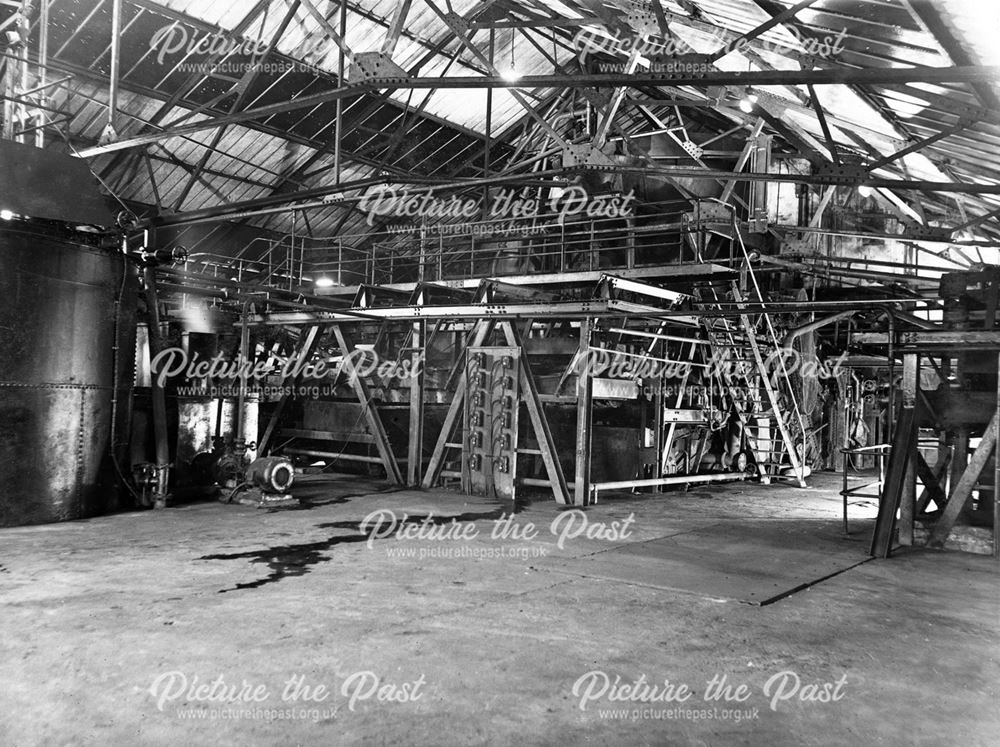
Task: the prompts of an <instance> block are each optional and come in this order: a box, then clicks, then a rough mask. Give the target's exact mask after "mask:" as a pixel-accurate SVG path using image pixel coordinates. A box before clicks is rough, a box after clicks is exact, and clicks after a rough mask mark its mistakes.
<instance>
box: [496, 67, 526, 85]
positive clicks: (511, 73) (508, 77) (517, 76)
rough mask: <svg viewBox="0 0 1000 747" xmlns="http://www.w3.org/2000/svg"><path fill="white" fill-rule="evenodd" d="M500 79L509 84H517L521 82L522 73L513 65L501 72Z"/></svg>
mask: <svg viewBox="0 0 1000 747" xmlns="http://www.w3.org/2000/svg"><path fill="white" fill-rule="evenodd" d="M500 77H501V78H503V79H504V80H505V81H507V82H508V83H516V82H517V81H519V80H521V73H519V72H518V71H517V68H515V67H514V66H513V65H511V66H510V67H508V68H506V69H503V70H501V71H500Z"/></svg>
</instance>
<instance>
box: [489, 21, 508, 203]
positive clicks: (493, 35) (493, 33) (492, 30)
mask: <svg viewBox="0 0 1000 747" xmlns="http://www.w3.org/2000/svg"><path fill="white" fill-rule="evenodd" d="M496 33H497V32H496V29H495V28H493V27H492V26H491V27H490V69H491V70H492V69H495V67H496V66H495V65H494V62H493V57H494V54H495V49H496ZM511 33H514V32H513V30H512V31H511ZM492 132H493V89H492V88H487V89H486V143H485V145H484V147H483V176H484V177H486V176H489V175H490V140H491V138H492ZM489 196H490V188H489V187H488V186H484V187H483V220H489V210H490V206H489Z"/></svg>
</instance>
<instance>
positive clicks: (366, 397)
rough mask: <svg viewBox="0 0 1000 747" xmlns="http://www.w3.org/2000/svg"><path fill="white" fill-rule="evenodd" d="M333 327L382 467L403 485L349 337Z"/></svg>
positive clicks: (347, 373)
mask: <svg viewBox="0 0 1000 747" xmlns="http://www.w3.org/2000/svg"><path fill="white" fill-rule="evenodd" d="M332 326H333V333H334V335H335V336H336V338H337V344H338V345H339V346H340V352H341V353H342V354H343V356H344V364H343V371H344V374H345V375H346V376H347V378H348V381H349V382H350V384H351V387H352V388H353V389H354V393H355V394H356V395H357V397H358V401H359V402H361V409H362V411H363V412H364V415H365V419H366V420H367V421H368V428H369V430H370V431H371V435H372V437H373V438H374V439H375V447H376V448H377V449H378V453H379V456H380V457H381V458H382V465H383V466H384V467H385V474H386V477H387V478H388V479H389V481H390V482H392V483H394V484H395V485H402V484H403V475H402V474H401V473H400V471H399V463H398V462H397V461H396V457H395V455H394V454H393V453H392V446H391V445H390V444H389V437H388V436H387V435H386V432H385V427H384V426H383V424H382V418H381V417H380V416H379V414H378V410H376V409H375V402H374V401H373V400H372V395H371V391H369V389H368V384H367V383H366V382H365V380H364V379H363V378H362V377H361V375H360V374H359V373H358V370H357V369H356V368H355V366H354V362H353V360H352V359H351V353H352V352H353V350H354V347H353V345H352V344H351V342H350V341H349V340H348V339H347V336H346V335H345V334H344V331H343V330H342V329H341V328H340V325H338V324H334V325H332Z"/></svg>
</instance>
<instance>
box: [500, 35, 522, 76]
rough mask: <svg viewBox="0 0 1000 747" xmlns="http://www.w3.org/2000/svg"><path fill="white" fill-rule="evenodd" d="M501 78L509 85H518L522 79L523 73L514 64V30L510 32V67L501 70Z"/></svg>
mask: <svg viewBox="0 0 1000 747" xmlns="http://www.w3.org/2000/svg"><path fill="white" fill-rule="evenodd" d="M500 77H501V78H503V79H504V80H505V81H507V82H508V83H516V82H517V81H519V80H520V79H521V73H520V72H519V71H518V69H517V65H515V64H514V30H513V29H511V32H510V67H507V68H502V69H501V70H500Z"/></svg>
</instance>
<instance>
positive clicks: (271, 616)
mask: <svg viewBox="0 0 1000 747" xmlns="http://www.w3.org/2000/svg"><path fill="white" fill-rule="evenodd" d="M812 482H813V483H814V487H813V488H812V489H810V490H798V489H793V488H790V487H785V486H772V487H764V486H758V485H749V484H729V485H714V486H711V487H707V486H706V487H703V488H698V489H696V490H693V491H692V492H689V493H681V492H677V493H670V494H666V495H662V496H657V497H655V498H653V497H648V496H624V497H620V498H614V497H609V498H606V499H602V502H601V503H600V504H599V505H597V506H595V507H593V508H591V509H589V510H588V511H587V519H588V522H589V524H588V526H591V527H593V526H595V523H596V522H612V521H619V522H623V521H624V520H626V519H627V518H628V517H629V515H630V514H632V513H633V512H634V516H635V521H634V523H632V524H630V525H629V526H628V528H629V530H630V531H629V536H628V537H627V538H624V539H622V538H619V539H618V540H617V541H615V540H607V539H601V538H590V539H588V538H586V537H583V536H581V537H577V538H575V539H567V540H566V541H565V542H564V543H563V545H564V546H563V547H562V548H560V547H558V546H557V537H556V536H555V535H553V534H552V533H551V531H550V526H551V522H552V521H553V520H554V519H555V518H556V517H557V516H558V512H557V511H556V509H555V506H554V505H551V504H550V503H548V502H540V503H535V504H533V505H530V506H528V507H527V508H526V509H525V510H524V511H522V512H521V513H519V514H517V515H516V516H515V517H514V520H513V521H512V527H514V528H518V529H521V530H523V529H525V528H526V527H527V526H528V525H529V523H530V524H533V525H534V526H536V527H538V528H540V531H539V534H538V536H537V537H535V538H534V539H531V540H528V539H524V538H521V539H514V538H508V539H492V538H491V537H490V531H491V529H492V527H493V522H492V521H490V520H489V519H488V518H478V519H477V520H475V523H474V524H473V523H471V522H472V521H473V520H474V519H476V517H489V516H493V515H495V512H496V510H497V506H495V505H490V504H489V503H487V502H486V501H482V500H477V499H469V498H467V497H464V496H461V495H458V494H454V493H447V492H429V493H421V492H413V491H400V492H385V493H376V494H371V495H365V493H370V492H371V491H372V487H371V485H370V484H368V485H365V484H362V483H360V482H357V481H353V482H352V481H349V480H343V481H339V482H335V483H333V484H326V485H320V484H315V483H314V484H311V485H303V488H304V490H303V494H307V495H308V496H310V497H311V503H310V507H309V508H308V510H288V511H279V512H273V513H269V512H265V511H259V510H255V509H253V508H249V507H244V506H231V505H221V504H218V503H201V504H193V505H189V506H186V507H177V508H170V509H167V510H165V511H158V512H152V511H149V512H142V513H130V514H122V515H117V516H111V517H105V518H100V519H94V520H90V521H82V522H75V523H70V524H62V525H52V526H40V527H27V528H18V529H4V530H0V542H2V548H3V549H2V551H0V602H2V603H3V609H4V611H3V616H2V618H0V657H2V658H0V661H2V662H3V669H2V672H3V674H2V679H0V743H2V744H4V745H36V744H57V745H68V744H102V745H105V744H108V745H119V744H121V745H138V744H164V745H167V744H170V745H173V744H190V745H203V744H211V745H229V744H241V745H256V744H260V745H294V744H303V745H319V744H321V745H339V744H353V743H360V742H365V743H372V744H403V745H411V744H413V745H452V744H560V745H562V744H614V745H619V744H624V745H628V744H693V745H702V744H705V745H729V744H754V745H771V744H794V745H813V744H816V745H819V744H823V745H825V744H830V745H843V744H859V745H860V744H865V745H867V744H888V745H913V744H928V745H950V744H965V745H987V744H994V745H995V744H997V734H1000V709H998V708H997V706H998V697H997V695H998V686H1000V666H998V661H997V654H998V645H997V644H998V632H1000V614H998V613H1000V586H998V564H997V563H995V561H993V560H992V559H991V558H988V557H983V556H975V555H967V554H961V553H957V552H949V551H945V552H937V553H930V552H924V551H912V552H909V553H905V554H899V555H897V556H895V557H893V558H892V559H890V560H888V561H871V562H866V563H863V564H861V565H857V566H855V567H853V568H850V569H849V570H846V571H844V572H842V573H839V574H838V575H834V576H833V577H831V578H829V579H827V580H825V581H823V582H821V583H818V584H816V585H813V586H809V587H808V588H805V589H803V590H800V591H798V592H797V593H794V594H791V595H790V596H787V597H786V598H783V599H781V600H780V601H776V602H774V603H772V604H768V605H766V606H757V605H751V604H745V603H741V602H739V601H735V600H734V599H732V598H726V597H721V598H720V596H719V595H718V594H717V593H715V592H714V591H713V590H714V589H716V588H723V587H726V583H728V584H729V586H728V587H727V588H733V587H734V585H733V583H732V580H733V578H738V579H742V578H746V579H747V585H748V588H749V587H751V586H753V585H754V584H760V583H761V582H762V581H761V579H762V578H764V577H762V576H754V575H753V574H752V573H750V572H749V571H747V570H746V569H745V568H744V566H745V565H748V564H749V565H753V563H759V562H762V561H767V562H768V563H772V564H774V566H775V568H776V569H777V572H788V573H790V574H791V575H792V576H794V575H795V573H796V572H799V573H800V574H801V573H806V571H808V568H806V569H804V570H803V569H802V568H799V567H798V565H797V564H800V563H801V559H802V558H803V557H807V556H805V555H803V554H802V553H803V550H804V549H808V548H809V547H810V541H811V537H810V535H811V534H815V537H816V538H817V542H816V544H815V545H814V547H815V548H817V549H816V552H817V553H818V552H820V551H821V550H822V548H829V547H832V545H831V543H832V542H841V543H843V548H844V551H845V552H846V553H847V554H846V555H845V557H848V556H850V557H854V556H857V558H858V559H860V560H863V559H864V552H865V550H866V549H867V542H868V535H867V533H866V532H861V531H859V533H858V534H855V535H853V536H852V537H849V538H843V537H842V536H840V526H839V511H840V502H839V496H838V495H837V493H836V490H837V488H838V479H837V478H836V477H835V476H832V475H817V476H814V478H813V479H812ZM816 486H818V487H816ZM324 499H335V500H332V502H327V503H325V504H322V505H320V504H321V503H322V501H323V500H324ZM380 508H388V509H392V510H394V511H396V512H398V513H399V514H402V513H404V512H405V513H409V514H410V515H424V514H428V513H433V514H434V515H435V516H438V517H454V516H457V517H460V518H459V523H457V524H456V525H454V526H453V527H452V531H456V529H458V528H465V531H470V530H469V529H468V526H474V527H475V528H476V529H477V531H478V537H476V538H474V539H457V538H454V537H451V538H439V539H428V538H425V539H411V540H396V539H390V538H386V539H380V540H375V541H374V542H373V543H372V547H371V548H369V547H368V546H367V543H366V542H365V541H364V540H365V536H364V535H363V534H361V533H360V532H359V531H358V529H357V522H359V521H360V520H361V519H363V518H364V517H365V516H366V515H367V514H368V513H369V512H371V511H373V510H374V509H380ZM864 510H865V509H864V508H859V509H855V512H856V514H860V513H863V512H864ZM869 514H870V509H869ZM765 518H766V519H770V520H773V522H774V525H775V526H779V525H780V526H788V527H793V528H797V531H798V535H796V536H800V537H801V539H800V540H795V542H796V543H797V544H798V545H799V547H797V548H793V547H790V546H788V545H790V544H792V541H785V540H782V541H780V542H775V546H773V547H768V548H766V553H760V552H758V553H757V554H758V555H767V556H768V557H767V558H762V557H756V558H751V557H748V556H747V555H746V552H745V551H744V550H741V549H739V548H740V547H741V546H740V545H738V544H733V543H731V542H730V541H728V540H727V539H726V538H725V537H720V538H719V539H718V541H717V542H716V543H715V547H714V548H712V553H713V555H712V557H713V558H714V559H715V560H714V561H713V564H706V566H705V567H704V570H702V571H698V569H699V568H700V567H701V566H700V565H699V561H700V558H699V557H698V552H697V548H695V550H694V551H692V553H691V555H692V557H691V559H690V563H689V565H688V566H686V567H685V568H683V569H681V570H683V571H684V573H683V574H681V575H683V584H682V585H687V586H690V585H692V583H693V582H692V579H694V582H698V578H697V573H699V572H700V573H702V580H703V582H704V591H701V592H699V591H698V590H697V589H695V590H686V589H681V590H672V589H671V588H670V587H671V585H672V582H671V579H670V578H666V579H664V583H663V584H662V585H660V584H656V583H654V584H650V583H648V582H647V581H648V578H649V571H650V562H652V561H649V560H648V559H647V560H646V561H644V562H645V563H646V565H644V566H643V571H644V574H645V575H644V576H643V578H644V579H647V580H644V581H641V582H637V583H629V582H625V581H622V580H615V579H610V578H595V577H592V576H590V575H588V573H589V572H588V570H587V569H588V568H589V567H591V566H590V563H591V560H590V559H591V558H593V559H597V558H600V559H601V563H603V565H602V566H601V567H603V568H604V569H605V570H606V569H607V568H608V567H609V563H610V567H612V568H613V567H614V565H615V563H617V562H618V561H617V560H614V558H620V559H621V563H622V564H623V565H622V567H621V568H620V569H619V570H620V573H619V575H621V576H624V577H626V578H628V577H629V573H630V572H631V571H630V570H629V569H630V568H631V567H632V566H629V565H628V564H629V563H630V562H632V561H631V560H630V559H629V558H630V556H629V555H628V554H627V553H621V552H619V551H616V550H614V548H615V547H621V546H623V545H624V546H629V545H631V543H641V542H647V541H650V540H655V539H656V538H659V537H675V538H683V537H684V536H686V535H689V534H690V533H692V532H696V531H697V532H700V534H699V537H703V536H709V537H712V536H713V535H712V529H711V528H712V527H713V526H718V525H719V524H718V522H726V524H725V525H726V526H728V527H730V528H731V527H732V525H733V522H747V527H748V531H749V530H750V529H751V528H752V527H758V528H759V527H760V526H761V525H762V522H760V520H761V519H765ZM768 525H770V522H768ZM448 526H451V525H450V524H444V525H441V526H439V527H438V529H439V531H443V530H444V528H447V527H448ZM621 526H622V525H621V524H619V529H620V528H621ZM857 526H858V528H859V530H860V529H862V528H864V527H870V524H868V523H859V524H857ZM416 528H418V527H416V526H414V530H415V529H416ZM799 530H800V531H799ZM411 531H412V530H411ZM706 533H707V534H706ZM820 540H822V541H820ZM824 543H825V544H824ZM637 546H638V545H637ZM400 548H404V549H405V548H409V550H406V551H407V552H409V551H412V552H413V553H414V556H413V557H399V556H398V555H395V556H394V555H393V554H392V553H396V552H399V551H401V550H400ZM500 548H504V549H505V552H508V553H510V552H512V551H513V552H514V553H515V554H517V556H516V557H495V556H496V555H497V554H498V551H499V550H500ZM727 548H736V549H735V550H732V552H731V554H730V557H731V565H732V567H731V569H730V568H721V569H720V567H719V565H718V558H720V557H725V552H726V550H727ZM625 549H626V550H629V549H633V548H631V547H626V548H625ZM421 550H423V553H422V554H423V557H420V555H419V553H420V551H421ZM706 552H708V550H707V549H706ZM543 553H544V555H543ZM614 553H618V554H617V555H615V554H614ZM795 553H798V554H795ZM474 554H478V556H474ZM814 554H815V553H814ZM448 555H451V557H447V556H448ZM490 555H492V557H491V556H490ZM437 556H443V557H437ZM609 559H610V560H609ZM842 565H843V567H847V566H848V565H850V563H847V564H842ZM594 567H597V564H596V560H595V562H594ZM635 567H636V568H637V567H638V566H635ZM671 567H672V568H674V569H675V570H677V569H679V568H680V566H678V565H677V564H676V562H675V564H674V566H671ZM692 568H694V569H695V571H692V570H691V569H692ZM741 573H742V574H743V575H742V576H741V575H740V574H741ZM692 574H695V575H692ZM733 574H736V575H735V576H733ZM603 575H605V576H607V575H608V574H607V573H606V572H605V573H604V574H603ZM612 575H613V574H612ZM668 575H669V574H668ZM807 575H808V574H807ZM768 578H769V577H768ZM724 581H725V582H726V583H723V582H724ZM698 583H700V582H698ZM720 584H721V586H720ZM696 585H697V583H696ZM735 586H736V587H739V586H740V584H739V583H737V584H736V585H735ZM737 596H739V594H737ZM588 672H602V673H604V674H606V675H607V676H608V677H609V679H610V680H611V681H613V679H614V677H616V676H619V677H621V683H622V684H627V683H632V682H634V681H636V680H637V679H639V678H640V677H642V676H643V675H645V678H646V682H647V683H653V684H656V685H657V686H659V690H657V691H656V692H653V693H650V692H649V691H648V690H646V691H642V690H641V688H638V689H637V688H633V690H634V696H633V698H632V699H630V698H629V692H628V691H625V690H622V689H621V688H620V687H619V688H618V689H617V690H616V691H615V692H616V693H617V695H618V698H619V699H618V700H614V699H612V698H611V697H609V691H605V692H604V694H601V692H600V690H599V689H598V686H599V685H600V684H601V682H602V681H601V679H600V677H601V675H600V674H594V675H592V678H591V679H590V680H584V683H583V685H578V686H577V692H576V694H574V692H573V689H574V685H575V684H576V683H578V681H580V680H581V678H582V677H585V676H586V675H587V673H588ZM782 672H786V673H788V674H786V675H783V676H782V675H781V674H780V673H782ZM366 673H371V674H366ZM792 673H794V674H792ZM722 676H725V677H726V684H728V685H730V686H731V690H730V691H729V694H730V695H734V696H735V695H737V694H740V695H741V697H743V698H744V700H743V701H742V702H740V701H736V700H733V701H730V702H726V701H725V699H724V698H720V699H719V700H712V699H711V698H709V699H706V697H705V692H704V691H705V687H706V682H707V681H709V680H711V679H712V678H716V679H717V681H718V678H721V677H722ZM220 677H221V678H222V680H221V682H220V681H219V678H220ZM795 677H797V678H798V680H799V686H798V688H797V689H795V679H794V678H795ZM374 678H377V681H378V685H377V687H376V685H375V684H374V683H375V679H374ZM664 680H669V682H670V684H671V685H674V686H675V687H677V686H680V685H682V684H683V685H686V686H687V687H688V688H689V690H690V693H689V695H688V698H687V700H685V701H684V702H676V700H675V701H674V702H669V699H670V697H671V695H672V696H673V697H674V698H675V699H676V698H679V697H680V696H681V695H682V693H681V692H679V691H678V690H674V691H673V692H672V693H669V692H666V693H665V692H664V687H663V685H664V682H663V681H664ZM290 681H291V683H292V684H291V685H288V684H287V683H289V682H290ZM769 681H770V682H771V684H770V687H769V688H768V687H767V683H768V682H769ZM587 683H590V684H593V686H594V689H591V690H590V693H591V697H590V698H589V699H588V700H587V701H586V702H584V701H583V695H585V693H586V685H587ZM296 684H297V685H299V686H300V687H299V688H298V690H297V691H296ZM741 684H742V685H744V686H745V688H746V689H745V690H744V691H743V692H742V693H737V690H736V687H737V686H739V685H741ZM213 685H214V687H213ZM244 685H246V687H245V688H244V687H243V686H244ZM286 685H287V687H286ZM320 685H322V686H324V687H325V688H327V690H328V692H324V691H323V690H317V689H316V688H317V686H320ZM813 685H815V687H814V686H813ZM779 686H780V689H779ZM199 688H200V689H199ZM304 688H308V690H306V689H304ZM345 688H346V689H345ZM581 688H583V689H582V690H581ZM765 690H766V692H765ZM776 694H777V695H779V697H781V698H783V699H780V700H776V701H774V703H773V705H774V708H773V709H772V707H771V705H772V700H773V699H774V697H775V695H776ZM656 696H659V697H661V698H665V699H666V700H667V701H668V702H665V700H664V699H660V700H652V699H651V698H653V697H656ZM824 696H826V697H825V698H824V699H825V700H827V701H831V700H833V702H819V699H820V698H823V697H824ZM803 697H804V698H805V700H803ZM227 698H228V700H226V699H227ZM352 699H353V702H352ZM400 700H402V701H406V702H395V701H400ZM581 704H582V705H583V706H584V707H583V708H581ZM623 712H624V716H622V713H623ZM724 717H728V718H724ZM737 717H738V718H739V721H737Z"/></svg>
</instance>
